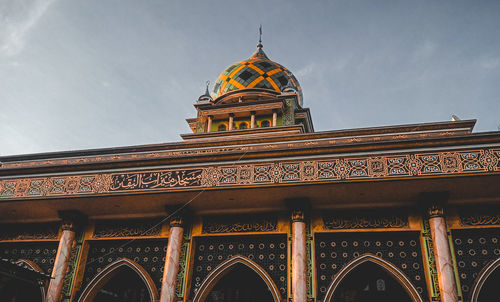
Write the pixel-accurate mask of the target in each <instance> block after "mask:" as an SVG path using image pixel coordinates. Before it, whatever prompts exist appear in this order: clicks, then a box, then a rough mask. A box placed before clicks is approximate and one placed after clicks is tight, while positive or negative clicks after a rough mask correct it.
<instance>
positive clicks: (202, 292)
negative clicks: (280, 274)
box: [193, 255, 281, 302]
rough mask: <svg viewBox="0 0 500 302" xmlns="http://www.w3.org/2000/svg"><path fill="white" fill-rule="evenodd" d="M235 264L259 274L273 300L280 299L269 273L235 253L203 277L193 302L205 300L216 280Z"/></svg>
mask: <svg viewBox="0 0 500 302" xmlns="http://www.w3.org/2000/svg"><path fill="white" fill-rule="evenodd" d="M237 264H243V265H246V266H247V267H248V268H250V269H251V270H253V271H254V272H255V273H257V275H259V277H260V278H262V280H263V281H264V282H265V283H266V285H267V287H268V288H269V291H270V292H271V295H272V296H273V299H274V301H275V302H280V301H281V296H280V292H279V290H278V287H277V286H276V284H274V282H273V279H271V276H269V274H268V273H267V272H266V271H265V270H264V269H263V268H262V267H260V266H259V265H258V264H257V263H255V262H253V261H252V260H250V259H248V258H246V257H244V256H241V255H236V256H233V257H231V258H229V259H227V260H226V261H224V262H222V263H221V264H219V265H218V266H217V267H216V268H215V269H214V270H213V271H212V272H211V273H210V274H208V276H207V277H206V278H205V280H203V283H202V284H201V286H200V288H199V289H198V291H197V292H196V294H195V295H194V298H193V302H203V301H205V299H206V298H207V296H208V294H209V293H210V291H211V290H212V289H213V287H214V286H215V285H216V284H217V282H218V281H219V280H220V279H221V278H222V277H224V276H225V275H226V274H227V273H229V272H230V271H231V270H232V269H234V267H235V266H236V265H237Z"/></svg>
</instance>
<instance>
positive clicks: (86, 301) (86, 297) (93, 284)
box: [78, 258, 158, 302]
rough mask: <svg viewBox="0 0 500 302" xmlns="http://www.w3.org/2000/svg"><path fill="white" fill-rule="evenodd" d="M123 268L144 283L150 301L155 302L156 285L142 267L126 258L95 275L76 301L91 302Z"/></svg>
mask: <svg viewBox="0 0 500 302" xmlns="http://www.w3.org/2000/svg"><path fill="white" fill-rule="evenodd" d="M125 268H129V269H132V270H133V271H134V272H136V273H137V274H138V275H139V277H141V280H142V281H143V282H144V284H145V285H146V288H147V289H148V293H149V296H150V297H151V299H152V301H157V300H158V290H157V289H156V285H155V284H154V282H153V279H151V277H150V276H149V274H148V272H147V271H146V270H145V269H144V268H143V267H142V266H140V265H139V264H137V263H136V262H134V261H132V260H130V259H127V258H121V259H118V260H116V261H115V262H113V263H110V264H109V265H107V266H106V267H104V269H103V270H102V271H101V272H100V273H99V274H97V275H96V276H95V277H94V278H93V279H92V280H91V281H90V283H89V284H88V285H87V286H86V287H85V289H84V290H83V292H82V294H81V296H80V299H78V301H79V302H91V301H93V300H94V298H95V296H96V295H97V293H98V292H99V290H100V289H101V288H102V287H103V286H104V285H105V284H106V283H107V282H108V281H109V280H111V279H112V278H113V277H114V276H116V275H117V274H118V273H120V271H123V269H125Z"/></svg>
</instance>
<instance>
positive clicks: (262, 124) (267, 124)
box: [260, 120, 271, 128]
mask: <svg viewBox="0 0 500 302" xmlns="http://www.w3.org/2000/svg"><path fill="white" fill-rule="evenodd" d="M260 127H261V128H267V127H271V121H270V120H263V121H262V122H260Z"/></svg>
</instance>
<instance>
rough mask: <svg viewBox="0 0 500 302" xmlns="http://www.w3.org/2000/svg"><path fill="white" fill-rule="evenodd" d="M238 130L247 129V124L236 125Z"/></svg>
mask: <svg viewBox="0 0 500 302" xmlns="http://www.w3.org/2000/svg"><path fill="white" fill-rule="evenodd" d="M238 129H240V130H244V129H248V123H247V122H241V123H240V124H239V125H238Z"/></svg>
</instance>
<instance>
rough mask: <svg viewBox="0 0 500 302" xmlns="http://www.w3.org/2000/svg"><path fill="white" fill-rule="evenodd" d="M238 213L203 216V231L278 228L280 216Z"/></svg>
mask: <svg viewBox="0 0 500 302" xmlns="http://www.w3.org/2000/svg"><path fill="white" fill-rule="evenodd" d="M254 216H255V215H252V216H247V215H238V216H236V217H227V216H206V217H203V227H202V232H203V233H205V234H213V233H245V232H273V231H276V230H277V229H278V218H277V217H275V216H274V217H271V216H260V217H259V216H257V217H254Z"/></svg>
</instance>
